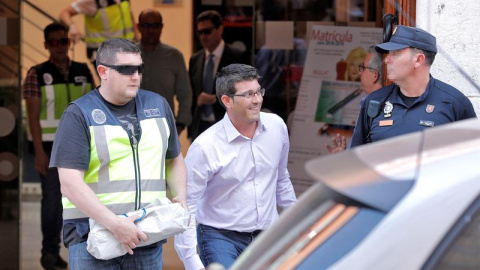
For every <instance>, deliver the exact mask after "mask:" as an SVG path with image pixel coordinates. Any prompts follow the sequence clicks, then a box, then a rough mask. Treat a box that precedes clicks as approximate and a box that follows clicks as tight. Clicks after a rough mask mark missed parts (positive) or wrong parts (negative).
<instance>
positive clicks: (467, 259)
mask: <svg viewBox="0 0 480 270" xmlns="http://www.w3.org/2000/svg"><path fill="white" fill-rule="evenodd" d="M423 269H438V270H443V269H480V197H478V198H477V199H476V201H475V202H474V203H473V204H472V205H471V206H470V207H469V209H468V210H467V211H465V213H464V214H463V215H462V216H461V217H460V219H459V220H458V221H457V222H456V224H455V225H454V226H453V227H452V229H451V230H450V232H449V233H448V234H447V235H446V236H445V237H444V239H443V240H442V241H441V242H440V244H439V245H438V247H437V249H436V250H435V251H434V252H433V253H432V255H431V256H430V259H429V260H428V261H427V263H426V264H425V265H424V267H423Z"/></svg>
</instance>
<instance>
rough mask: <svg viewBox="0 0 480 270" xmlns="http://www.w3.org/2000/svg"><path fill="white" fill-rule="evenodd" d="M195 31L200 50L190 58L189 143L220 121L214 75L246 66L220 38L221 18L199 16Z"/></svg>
mask: <svg viewBox="0 0 480 270" xmlns="http://www.w3.org/2000/svg"><path fill="white" fill-rule="evenodd" d="M196 31H197V36H198V39H199V40H200V43H201V44H202V46H203V49H202V50H200V51H198V52H196V53H195V54H193V55H192V57H191V58H190V64H189V70H188V73H189V75H190V83H191V84H192V90H193V100H192V114H193V121H192V124H191V125H190V127H189V131H188V136H189V138H190V139H191V141H192V142H193V141H194V140H195V138H197V136H198V135H200V134H201V133H202V132H203V131H205V130H206V129H207V128H209V127H211V126H212V125H213V124H215V123H216V122H218V121H219V120H220V119H222V118H223V116H224V114H225V109H224V108H223V107H222V106H221V105H220V104H219V101H218V100H217V97H216V96H215V74H216V73H217V71H218V70H220V69H221V68H223V67H225V66H227V65H229V64H233V63H248V60H247V59H246V57H245V55H244V53H242V52H241V51H239V50H237V49H235V48H233V47H232V46H230V45H228V44H226V43H225V42H224V40H223V38H222V34H223V19H222V17H221V16H220V14H219V13H218V12H216V11H213V10H208V11H204V12H202V13H200V14H199V15H198V16H197V19H196Z"/></svg>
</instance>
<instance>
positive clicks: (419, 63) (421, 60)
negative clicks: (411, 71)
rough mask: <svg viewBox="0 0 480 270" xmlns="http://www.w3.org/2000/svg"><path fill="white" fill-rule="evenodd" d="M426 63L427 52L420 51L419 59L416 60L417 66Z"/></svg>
mask: <svg viewBox="0 0 480 270" xmlns="http://www.w3.org/2000/svg"><path fill="white" fill-rule="evenodd" d="M424 63H425V54H423V53H419V54H417V59H416V61H415V67H416V68H418V67H420V66H422V65H423V64H424Z"/></svg>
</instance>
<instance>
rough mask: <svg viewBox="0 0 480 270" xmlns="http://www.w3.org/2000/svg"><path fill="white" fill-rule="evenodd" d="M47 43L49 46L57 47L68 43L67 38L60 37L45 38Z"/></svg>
mask: <svg viewBox="0 0 480 270" xmlns="http://www.w3.org/2000/svg"><path fill="white" fill-rule="evenodd" d="M47 44H48V45H50V46H51V47H59V46H67V45H70V39H69V38H61V39H49V40H47Z"/></svg>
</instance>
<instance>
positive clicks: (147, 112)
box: [143, 108, 160, 117]
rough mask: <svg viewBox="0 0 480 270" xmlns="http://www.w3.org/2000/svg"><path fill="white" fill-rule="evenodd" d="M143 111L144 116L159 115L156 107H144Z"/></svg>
mask: <svg viewBox="0 0 480 270" xmlns="http://www.w3.org/2000/svg"><path fill="white" fill-rule="evenodd" d="M143 112H144V113H145V116H146V117H154V116H160V110H159V109H158V108H155V109H144V110H143Z"/></svg>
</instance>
